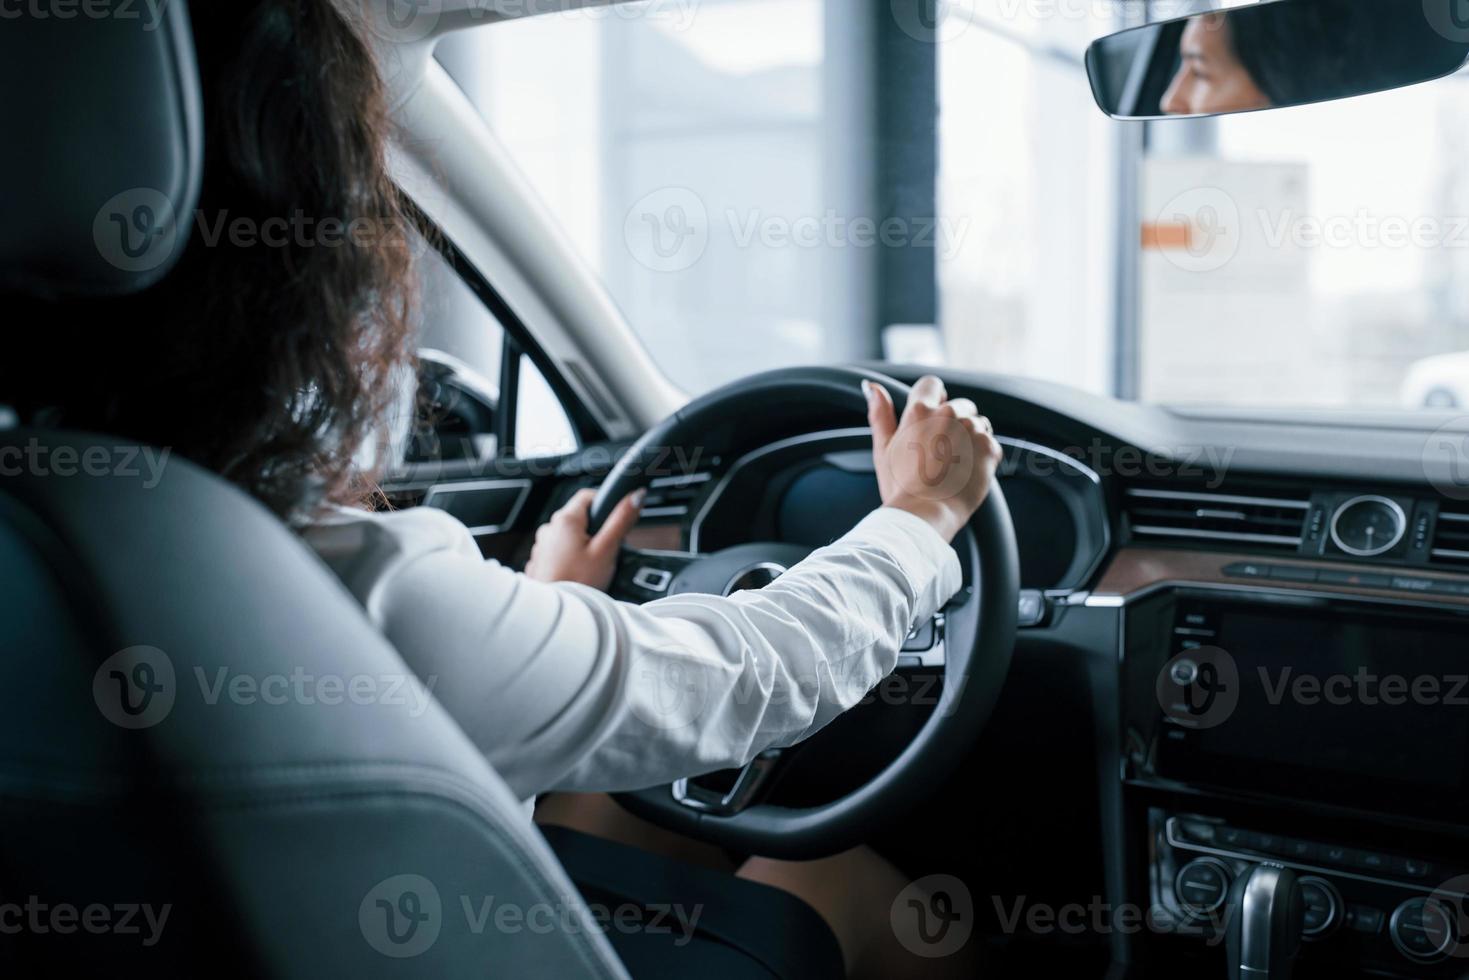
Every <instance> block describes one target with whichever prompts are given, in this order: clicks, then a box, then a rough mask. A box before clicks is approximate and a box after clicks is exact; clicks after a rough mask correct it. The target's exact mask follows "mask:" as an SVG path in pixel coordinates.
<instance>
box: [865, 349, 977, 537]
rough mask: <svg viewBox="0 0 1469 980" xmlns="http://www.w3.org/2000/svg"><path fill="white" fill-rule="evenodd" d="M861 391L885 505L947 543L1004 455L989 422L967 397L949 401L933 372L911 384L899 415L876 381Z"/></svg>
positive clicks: (973, 507)
mask: <svg viewBox="0 0 1469 980" xmlns="http://www.w3.org/2000/svg"><path fill="white" fill-rule="evenodd" d="M862 390H863V393H864V394H866V396H867V420H868V422H869V423H870V424H871V426H872V458H873V462H874V463H875V464H876V467H877V485H878V490H879V491H880V492H881V494H882V502H883V506H885V507H895V508H897V509H899V510H906V511H908V512H909V513H911V514H914V515H916V516H917V517H920V518H922V519H923V520H924V521H927V522H928V524H929V525H930V526H932V527H933V529H934V530H935V531H937V532H938V533H939V534H940V535H942V536H943V538H944V540H946V541H952V540H953V538H954V536H955V535H956V534H958V533H959V531H960V529H962V528H963V527H964V525H965V524H967V523H969V519H970V518H971V517H973V516H974V514H975V512H976V511H978V510H979V507H980V505H981V504H983V503H984V499H985V497H986V496H988V495H989V491H990V485H991V483H992V482H993V481H994V476H995V469H996V468H997V467H998V466H999V464H1000V458H1001V456H1002V455H1003V453H1002V450H1001V449H1000V444H999V442H997V441H996V440H995V434H994V428H993V427H992V426H991V425H990V420H989V419H987V418H985V417H984V416H982V415H980V414H979V409H978V408H977V407H976V406H975V404H974V402H972V401H970V400H969V399H968V398H955V399H953V400H952V401H951V400H949V397H948V392H947V391H945V389H944V383H943V382H942V381H940V380H939V379H938V378H936V377H934V376H932V375H928V376H926V377H923V378H921V379H920V380H919V381H918V383H917V384H915V385H914V386H913V392H912V394H911V395H910V396H909V397H908V405H907V407H906V408H904V410H903V417H902V419H901V420H899V419H898V417H897V412H896V411H895V410H894V407H893V399H892V396H891V395H889V394H888V393H887V391H886V390H885V389H884V388H883V387H882V386H881V385H875V384H871V383H869V382H866V381H864V382H863V383H862Z"/></svg>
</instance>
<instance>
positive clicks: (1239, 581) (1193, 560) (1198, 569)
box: [1092, 548, 1469, 608]
mask: <svg viewBox="0 0 1469 980" xmlns="http://www.w3.org/2000/svg"><path fill="white" fill-rule="evenodd" d="M1237 562H1253V563H1255V564H1259V565H1277V566H1280V567H1283V568H1303V569H1314V570H1316V571H1322V570H1326V571H1333V572H1348V573H1353V574H1362V575H1401V576H1405V577H1409V578H1415V579H1432V580H1434V581H1444V582H1453V583H1456V584H1463V585H1469V575H1455V574H1452V573H1445V572H1441V571H1438V570H1437V569H1434V570H1432V571H1428V570H1424V569H1417V568H1394V567H1387V566H1382V565H1365V564H1360V563H1351V562H1334V561H1312V560H1310V559H1300V558H1290V557H1282V558H1268V557H1262V556H1260V555H1244V554H1225V553H1222V552H1217V551H1186V550H1182V549H1178V550H1174V549H1165V548H1123V549H1122V550H1120V551H1118V552H1117V554H1116V555H1115V556H1114V557H1113V559H1112V561H1111V563H1110V564H1109V565H1108V566H1107V569H1106V571H1105V572H1103V573H1102V579H1101V581H1100V582H1099V583H1098V584H1097V587H1096V588H1095V589H1094V590H1092V595H1093V596H1094V597H1097V598H1101V599H1113V600H1123V601H1125V600H1127V599H1129V598H1131V597H1134V596H1138V595H1141V594H1142V593H1144V592H1147V591H1149V590H1151V589H1155V588H1158V587H1160V586H1169V585H1209V586H1221V585H1222V586H1229V587H1232V588H1238V589H1250V588H1269V589H1274V590H1280V591H1289V592H1318V593H1319V592H1329V593H1331V594H1334V595H1335V594H1340V595H1347V596H1363V597H1366V598H1372V599H1397V600H1400V601H1401V600H1404V599H1408V600H1415V601H1419V602H1431V603H1434V604H1435V605H1447V606H1459V607H1465V608H1469V596H1454V595H1441V594H1439V593H1436V592H1423V591H1418V590H1412V589H1390V588H1377V587H1373V586H1358V585H1350V584H1339V583H1336V582H1293V581H1290V580H1288V579H1278V578H1237V577H1235V576H1232V575H1226V574H1224V569H1225V568H1226V567H1228V566H1230V565H1233V564H1235V563H1237Z"/></svg>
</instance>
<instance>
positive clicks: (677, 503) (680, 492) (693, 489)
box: [643, 473, 714, 522]
mask: <svg viewBox="0 0 1469 980" xmlns="http://www.w3.org/2000/svg"><path fill="white" fill-rule="evenodd" d="M713 478H714V474H712V473H684V474H680V475H678V476H660V477H658V478H657V479H655V480H653V481H652V482H651V483H649V484H648V495H647V497H645V498H643V520H645V521H658V522H662V521H680V520H683V519H684V518H685V517H687V516H688V513H689V510H690V508H692V507H693V506H694V502H695V501H696V500H698V499H699V497H700V496H701V495H702V494H703V493H704V491H705V490H706V489H708V486H709V482H710V481H711V480H712V479H713Z"/></svg>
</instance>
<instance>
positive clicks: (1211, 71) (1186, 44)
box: [1086, 0, 1469, 119]
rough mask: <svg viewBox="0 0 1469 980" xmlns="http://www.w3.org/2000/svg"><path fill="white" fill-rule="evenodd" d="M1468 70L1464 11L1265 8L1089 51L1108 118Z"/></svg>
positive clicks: (1324, 94)
mask: <svg viewBox="0 0 1469 980" xmlns="http://www.w3.org/2000/svg"><path fill="white" fill-rule="evenodd" d="M1466 60H1469V0H1273V2H1265V3H1259V4H1254V5H1251V6H1245V7H1236V8H1233V9H1230V10H1220V11H1214V12H1210V13H1201V14H1196V15H1194V16H1191V17H1180V18H1178V19H1176V20H1170V21H1164V22H1161V23H1157V24H1149V25H1147V26H1145V27H1135V28H1133V29H1131V30H1126V31H1122V32H1121V33H1118V34H1112V35H1110V36H1108V37H1103V38H1100V39H1098V40H1097V41H1095V42H1093V43H1092V45H1091V47H1090V48H1088V49H1087V53H1086V67H1087V74H1088V75H1089V76H1090V77H1091V83H1092V93H1093V94H1094V95H1095V96H1096V100H1097V105H1099V106H1100V107H1101V109H1102V111H1103V112H1105V113H1107V115H1109V116H1111V117H1112V118H1114V119H1163V118H1169V117H1197V116H1217V115H1225V114H1228V113H1234V112H1253V111H1256V110H1260V109H1280V108H1285V107H1288V106H1297V105H1307V104H1309V103H1314V102H1326V101H1330V100H1333V99H1345V98H1350V97H1352V96H1356V95H1366V94H1368V93H1371V92H1382V91H1385V90H1387V89H1393V88H1401V87H1402V86H1404V85H1413V84H1416V83H1418V82H1426V81H1429V80H1431V79H1435V78H1442V77H1443V76H1445V75H1450V74H1453V73H1454V72H1455V71H1457V70H1459V68H1461V67H1463V65H1464V63H1465V61H1466Z"/></svg>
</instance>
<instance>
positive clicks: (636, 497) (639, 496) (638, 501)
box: [632, 490, 648, 510]
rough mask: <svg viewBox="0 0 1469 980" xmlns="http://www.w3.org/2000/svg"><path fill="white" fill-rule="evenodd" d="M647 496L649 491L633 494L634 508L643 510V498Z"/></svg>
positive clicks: (637, 491) (635, 491) (639, 491)
mask: <svg viewBox="0 0 1469 980" xmlns="http://www.w3.org/2000/svg"><path fill="white" fill-rule="evenodd" d="M647 495H648V491H646V490H634V491H633V494H632V505H633V507H635V508H637V509H639V510H641V509H642V506H643V498H644V497H646V496H647Z"/></svg>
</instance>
